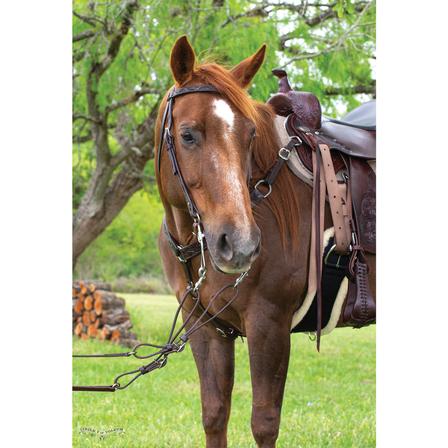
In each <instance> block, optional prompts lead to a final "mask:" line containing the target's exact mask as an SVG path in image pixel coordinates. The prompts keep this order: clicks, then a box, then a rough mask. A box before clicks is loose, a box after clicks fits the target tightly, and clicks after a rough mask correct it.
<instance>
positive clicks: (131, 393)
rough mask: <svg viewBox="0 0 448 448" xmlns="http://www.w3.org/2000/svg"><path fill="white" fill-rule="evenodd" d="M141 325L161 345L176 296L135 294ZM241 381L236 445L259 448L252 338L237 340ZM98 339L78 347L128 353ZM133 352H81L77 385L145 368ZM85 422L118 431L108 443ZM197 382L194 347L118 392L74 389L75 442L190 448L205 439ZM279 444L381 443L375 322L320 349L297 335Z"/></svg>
mask: <svg viewBox="0 0 448 448" xmlns="http://www.w3.org/2000/svg"><path fill="white" fill-rule="evenodd" d="M124 297H125V298H126V303H127V308H128V309H129V311H130V314H131V320H132V322H133V324H134V328H133V330H134V331H135V332H136V333H137V336H138V337H139V339H140V340H141V341H151V342H155V343H157V342H159V343H162V342H163V341H164V339H165V338H166V335H167V332H168V330H169V325H170V322H171V319H172V316H173V314H174V311H175V309H176V305H177V304H176V301H175V300H174V298H173V297H171V296H148V295H143V294H139V295H134V294H132V295H131V294H127V295H125V296H124ZM235 344H236V350H235V358H236V360H235V365H236V372H235V386H234V392H233V397H232V412H231V416H230V423H229V446H231V447H236V448H240V447H241V448H252V447H254V448H255V442H254V440H253V438H252V434H251V430H250V412H251V402H250V401H251V400H250V397H251V395H252V392H251V383H250V371H249V362H248V350H247V343H242V342H241V341H240V340H237V341H236V342H235ZM122 350H123V347H118V346H115V345H112V344H110V343H104V342H103V343H101V342H99V341H96V340H92V341H82V340H79V339H76V340H75V341H74V351H75V352H76V353H105V352H113V351H122ZM140 365H142V363H141V361H140V360H134V359H133V358H124V359H122V358H121V359H120V358H115V359H107V360H104V359H94V360H89V359H77V360H75V361H74V362H73V381H74V384H111V382H112V380H113V378H114V376H115V375H116V374H118V373H121V372H124V371H127V370H130V369H132V368H138V367H139V366H140ZM81 428H93V429H94V430H97V431H107V430H111V429H113V428H122V429H123V430H124V432H123V433H120V434H118V433H113V432H110V433H108V434H106V435H105V438H104V440H103V439H101V438H100V436H99V435H98V434H92V433H90V434H89V433H86V432H84V433H82V432H81ZM204 444H205V443H204V433H203V429H202V423H201V404H200V398H199V381H198V375H197V372H196V367H195V364H194V361H193V356H192V354H191V350H190V348H189V346H188V345H187V348H186V350H185V351H184V352H182V353H180V354H176V355H172V357H171V358H170V360H169V362H168V365H167V366H166V367H165V368H164V369H162V370H157V371H155V372H153V373H150V374H148V375H146V376H143V377H142V378H140V379H139V380H138V381H136V382H135V383H134V384H133V385H132V386H130V387H129V388H128V389H126V390H124V391H118V392H115V393H113V394H88V393H82V392H79V393H75V394H73V447H76V448H77V447H81V448H86V447H91V448H94V447H95V448H96V447H98V448H100V447H104V446H113V447H115V448H120V447H132V448H140V447H142V448H143V447H148V448H184V447H201V446H204ZM278 446H279V447H283V448H300V447H302V448H323V447H331V448H352V447H360V448H361V447H362V448H373V447H375V327H368V328H362V329H360V330H353V329H349V328H346V329H336V330H335V331H334V332H333V333H331V334H330V335H329V336H324V337H323V339H322V348H321V353H317V352H316V347H315V343H313V342H311V341H309V340H308V337H307V336H306V335H298V334H295V335H293V336H292V346H291V359H290V365H289V372H288V378H287V381H286V389H285V398H284V402H283V407H282V419H281V425H280V437H279V440H278Z"/></svg>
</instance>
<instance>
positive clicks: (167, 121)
mask: <svg viewBox="0 0 448 448" xmlns="http://www.w3.org/2000/svg"><path fill="white" fill-rule="evenodd" d="M198 92H205V93H219V92H218V90H217V89H216V88H215V87H213V86H211V85H199V86H192V87H184V88H179V89H176V88H173V89H172V90H171V91H170V93H169V95H168V97H167V105H166V108H165V111H164V114H163V117H162V126H161V129H164V132H163V133H162V134H161V138H160V142H159V148H158V154H157V169H158V170H159V172H160V161H161V155H162V149H163V143H164V142H165V143H166V148H167V152H168V155H169V159H170V161H171V167H172V170H173V174H174V175H175V176H176V177H177V178H178V180H179V183H180V186H181V188H182V192H183V194H184V197H185V201H186V204H187V207H188V212H189V214H190V216H191V218H192V220H193V233H194V234H195V235H196V239H197V243H194V244H193V245H190V246H181V245H179V244H176V243H174V238H173V237H172V235H171V234H170V233H169V231H168V229H167V228H165V230H166V236H167V239H168V242H169V243H170V246H171V247H172V249H173V251H174V254H175V256H176V257H177V258H178V260H179V261H180V262H181V263H182V264H183V265H184V266H185V268H186V273H187V278H188V283H187V287H186V289H185V292H184V293H183V295H182V298H181V300H180V301H179V306H178V308H177V310H176V312H175V315H174V319H173V322H172V324H171V328H170V332H169V336H168V338H167V341H166V343H165V344H163V345H157V344H150V343H141V344H137V345H135V346H134V347H133V348H132V349H131V350H130V351H128V352H121V353H107V354H91V355H88V354H84V355H83V354H81V355H72V356H73V358H116V357H117V358H118V357H131V356H133V357H134V358H137V359H152V360H151V362H149V363H148V364H145V365H143V366H141V367H139V368H138V369H134V370H130V371H129V372H124V373H122V374H120V375H118V376H117V377H115V379H114V382H113V384H112V385H109V386H73V388H72V390H73V391H74V392H75V391H90V392H115V391H116V390H123V389H126V388H127V387H128V386H130V385H131V384H132V383H133V382H134V381H135V380H137V379H138V378H139V377H141V376H142V375H146V374H147V373H149V372H152V371H154V370H157V369H161V368H162V367H165V366H166V364H167V362H168V356H169V355H171V354H172V353H180V352H181V351H183V350H184V348H185V345H186V344H187V342H188V340H189V338H190V337H191V335H192V334H193V333H194V332H196V331H197V330H199V329H200V328H202V327H203V326H204V325H207V324H208V323H211V322H212V321H215V323H217V322H218V319H217V317H218V315H220V314H221V313H222V312H223V311H224V310H226V309H227V308H228V307H230V305H231V304H232V303H233V302H234V301H235V300H236V299H237V297H238V286H239V285H240V283H241V282H242V281H243V280H244V279H245V278H246V276H247V274H248V271H245V272H243V273H241V274H240V276H239V277H237V278H236V280H235V281H234V282H233V283H229V284H227V285H225V286H223V287H222V288H220V289H219V290H218V291H216V292H215V293H214V294H213V296H212V297H211V298H210V301H209V303H208V304H207V306H206V307H203V306H202V304H201V299H200V292H199V290H200V287H201V285H202V284H203V282H204V280H205V278H206V275H207V268H206V265H205V250H206V245H205V243H206V242H205V236H204V233H203V228H202V223H201V219H200V215H199V211H198V209H197V207H196V205H195V203H194V201H193V198H192V197H191V196H190V193H189V191H188V187H187V185H186V182H185V180H184V178H183V176H182V173H181V171H180V167H179V163H178V161H177V156H176V149H175V144H174V138H173V136H172V134H171V128H172V124H173V123H172V122H173V112H172V110H173V103H174V99H175V98H176V97H178V96H180V95H185V94H189V93H198ZM301 143H302V141H301V140H300V139H299V138H298V137H295V136H294V137H291V138H290V141H289V143H288V144H287V145H286V146H285V147H282V148H280V150H279V151H278V157H277V160H276V162H275V163H274V164H273V166H272V167H271V168H270V170H269V171H268V173H267V174H266V176H265V177H264V179H261V180H259V181H258V182H257V183H256V184H255V186H254V187H253V189H252V191H251V200H252V204H253V205H256V204H258V203H259V202H260V201H261V200H262V199H264V198H267V197H268V196H269V195H270V194H271V191H272V185H273V183H274V181H275V179H276V178H277V175H278V174H279V172H280V169H281V167H282V166H283V165H284V163H285V162H286V161H287V160H288V159H289V155H290V154H291V151H292V150H293V149H294V148H295V147H297V146H299V145H300V144H301ZM262 186H263V187H264V189H267V191H265V192H262V191H261V190H260V187H262ZM165 226H166V223H165V222H164V227H165ZM192 246H198V247H194V250H193V251H191V247H192ZM189 249H190V251H191V252H192V255H191V256H190V258H188V259H185V258H184V257H183V256H179V254H181V253H182V252H184V251H189ZM197 255H200V257H201V258H200V266H199V269H198V280H197V281H196V282H194V281H193V278H192V275H191V271H190V260H191V258H193V257H195V256H197ZM227 289H232V290H233V295H232V296H231V297H230V299H227V300H226V303H225V305H223V306H222V307H221V308H220V309H219V310H218V311H217V312H215V313H214V314H210V313H209V309H210V307H211V306H212V305H213V303H214V302H215V301H216V299H217V298H218V297H220V296H221V294H222V293H224V291H226V290H227ZM188 297H191V298H192V300H193V302H194V305H193V307H192V308H191V310H190V311H189V312H188V314H187V315H186V317H185V319H184V322H183V323H182V324H181V326H180V328H178V329H177V330H176V325H177V321H178V318H179V314H180V311H181V310H182V309H183V307H184V304H185V302H186V301H187V299H188ZM196 311H199V313H200V315H199V318H198V319H197V320H196V321H195V322H193V323H192V325H191V327H190V328H188V329H187V324H189V323H190V320H191V318H192V317H193V315H194V313H195V312H196ZM204 318H205V320H204V321H203V319H204ZM183 330H186V331H185V332H184V333H183V334H181V333H182V332H183ZM217 330H218V332H219V333H220V334H222V335H223V336H224V337H227V336H228V335H229V336H230V337H235V334H236V336H238V333H237V332H234V331H233V329H231V331H230V332H229V333H227V334H226V333H225V332H224V331H223V330H222V329H220V326H219V325H218V326H217ZM144 347H150V348H151V349H155V351H154V352H153V353H150V354H147V355H145V354H140V353H141V352H142V351H143V350H144ZM120 381H122V382H120Z"/></svg>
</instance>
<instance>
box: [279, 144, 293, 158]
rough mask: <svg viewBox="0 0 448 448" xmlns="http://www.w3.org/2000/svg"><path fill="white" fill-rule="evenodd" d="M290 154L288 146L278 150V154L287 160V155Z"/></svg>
mask: <svg viewBox="0 0 448 448" xmlns="http://www.w3.org/2000/svg"><path fill="white" fill-rule="evenodd" d="M290 155H291V150H290V149H288V148H285V147H283V148H280V149H279V151H278V156H279V157H280V158H281V159H283V160H288V159H289V156H290Z"/></svg>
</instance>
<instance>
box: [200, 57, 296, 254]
mask: <svg viewBox="0 0 448 448" xmlns="http://www.w3.org/2000/svg"><path fill="white" fill-rule="evenodd" d="M196 80H197V81H200V82H202V83H204V84H210V85H212V86H214V87H215V88H216V89H217V90H218V91H219V93H220V94H221V95H223V96H224V97H226V98H227V99H228V100H229V101H230V102H231V103H232V104H233V106H234V107H235V108H236V109H238V110H239V111H240V112H241V113H242V114H243V115H244V116H245V117H246V118H249V119H250V120H252V121H253V122H254V123H255V127H256V138H255V140H254V144H253V159H254V162H255V164H256V167H255V168H256V169H255V170H254V171H255V172H257V174H259V175H260V176H263V175H265V174H266V173H267V171H268V170H269V168H271V167H272V165H273V164H274V162H275V161H276V159H277V153H278V149H279V148H280V142H279V141H278V136H277V133H276V132H275V131H274V126H273V123H274V118H275V114H274V112H273V110H272V109H271V108H270V106H268V105H267V104H263V103H261V102H259V101H256V100H254V99H252V98H251V97H250V96H249V95H248V93H247V91H246V90H244V89H243V88H241V87H240V85H239V84H238V83H237V82H236V81H235V78H234V77H233V76H232V74H231V72H230V71H229V70H227V69H225V68H224V67H222V66H221V65H218V64H215V63H205V64H202V65H199V66H197V67H196V68H195V70H194V72H193V77H192V81H196ZM295 190H296V186H295V184H294V177H293V174H292V173H291V172H290V170H288V169H286V168H284V169H283V170H282V172H281V174H280V175H279V176H278V177H277V179H276V181H275V185H274V186H273V189H272V194H271V195H270V196H269V197H268V198H267V199H266V200H265V203H266V204H267V206H268V207H269V209H270V210H271V212H272V213H273V215H274V217H275V219H276V221H277V225H278V227H279V231H280V237H281V241H282V245H283V249H284V250H285V252H286V253H290V254H294V253H297V247H298V240H299V238H298V236H299V235H298V228H299V202H298V194H297V192H296V191H295ZM254 216H255V217H256V218H257V217H258V218H260V214H259V212H257V209H256V208H255V209H254Z"/></svg>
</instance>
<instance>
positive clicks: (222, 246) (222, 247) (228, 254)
mask: <svg viewBox="0 0 448 448" xmlns="http://www.w3.org/2000/svg"><path fill="white" fill-rule="evenodd" d="M218 250H219V252H220V254H221V257H222V258H224V260H226V261H230V260H231V259H232V257H233V249H232V243H231V242H230V239H229V237H228V236H227V234H225V233H223V234H222V235H221V236H220V237H219V239H218Z"/></svg>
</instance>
